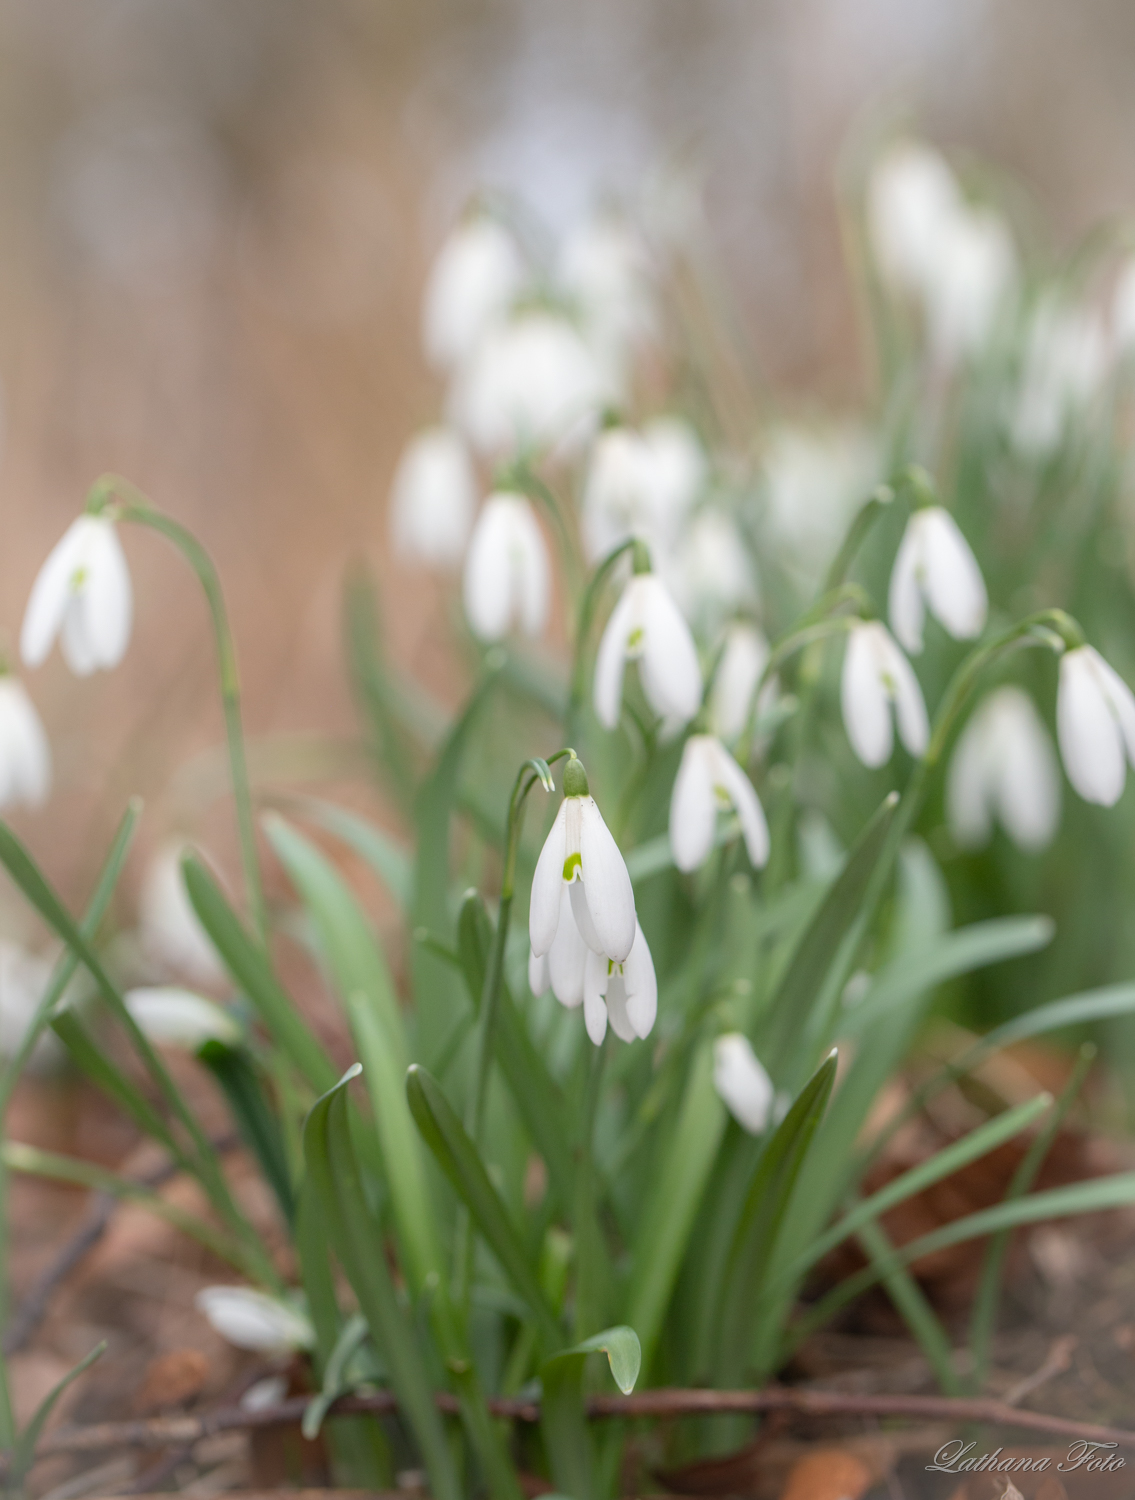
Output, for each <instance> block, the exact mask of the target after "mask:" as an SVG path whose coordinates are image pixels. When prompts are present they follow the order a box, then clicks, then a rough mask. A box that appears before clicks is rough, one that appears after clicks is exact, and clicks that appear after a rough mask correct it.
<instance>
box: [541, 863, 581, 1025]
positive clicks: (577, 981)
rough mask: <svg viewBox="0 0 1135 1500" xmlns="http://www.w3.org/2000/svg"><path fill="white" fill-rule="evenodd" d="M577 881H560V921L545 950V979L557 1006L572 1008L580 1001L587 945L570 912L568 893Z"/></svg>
mask: <svg viewBox="0 0 1135 1500" xmlns="http://www.w3.org/2000/svg"><path fill="white" fill-rule="evenodd" d="M578 885H579V881H575V882H573V884H572V885H567V884H566V883H565V882H563V881H561V882H560V921H559V926H558V927H557V928H556V936H555V939H554V940H553V942H552V946H551V947H550V948H549V949H548V955H547V964H548V979H549V982H550V984H551V986H552V994H553V995H555V997H556V999H557V1000H558V1001H559V1002H560V1004H561V1005H566V1006H569V1007H574V1006H576V1005H580V1004H581V1003H582V1001H583V971H584V966H585V964H586V962H587V953H588V948H587V944H586V943H585V942H584V940H583V938H582V937H581V936H580V932H579V927H578V926H577V924H576V920H575V917H574V916H573V915H572V905H573V902H572V895H571V893H572V892H573V891H574V890H575V889H576V887H577V886H578Z"/></svg>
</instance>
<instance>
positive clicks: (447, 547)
mask: <svg viewBox="0 0 1135 1500" xmlns="http://www.w3.org/2000/svg"><path fill="white" fill-rule="evenodd" d="M476 500H477V495H476V476H475V475H474V473H473V465H472V462H471V460H470V458H469V452H468V449H467V448H466V446H465V444H464V443H463V442H462V440H461V438H460V436H459V435H458V434H457V433H456V432H454V431H453V430H452V429H451V428H448V427H430V428H427V429H426V430H425V431H424V432H420V433H418V435H417V436H416V437H415V438H413V439H412V440H411V441H410V443H409V445H408V446H407V448H406V451H405V453H404V454H403V455H402V458H401V459H400V460H399V463H398V468H397V470H396V472H395V475H394V482H393V485H392V487H391V492H390V528H391V533H392V536H393V540H394V548H395V551H396V552H397V553H398V555H399V556H401V557H405V558H410V559H421V561H423V562H427V563H431V564H433V565H434V566H437V567H455V566H456V565H457V564H458V563H459V562H460V561H461V559H462V557H463V556H464V553H465V543H466V542H467V541H468V538H469V531H470V527H471V526H472V524H473V511H474V508H475V506H476Z"/></svg>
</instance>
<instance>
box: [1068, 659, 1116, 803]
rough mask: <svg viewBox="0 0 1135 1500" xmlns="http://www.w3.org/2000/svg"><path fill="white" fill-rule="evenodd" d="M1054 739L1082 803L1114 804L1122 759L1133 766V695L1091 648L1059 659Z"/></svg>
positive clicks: (1069, 778)
mask: <svg viewBox="0 0 1135 1500" xmlns="http://www.w3.org/2000/svg"><path fill="white" fill-rule="evenodd" d="M1056 738H1057V740H1058V741H1059V743H1060V754H1061V756H1062V757H1063V760H1064V769H1065V770H1066V771H1067V772H1068V780H1069V781H1070V782H1071V783H1072V785H1073V786H1074V787H1075V788H1076V790H1077V791H1078V792H1079V794H1080V796H1081V797H1083V799H1084V801H1085V802H1098V803H1099V804H1100V805H1101V806H1102V807H1111V806H1113V805H1114V804H1115V803H1116V802H1118V801H1119V798H1120V795H1121V793H1122V791H1123V785H1124V782H1125V781H1126V779H1127V762H1128V761H1130V762H1131V764H1132V765H1135V696H1133V695H1132V692H1131V689H1130V688H1129V687H1128V686H1127V684H1126V683H1125V682H1124V680H1123V678H1122V677H1120V675H1119V673H1118V672H1116V671H1115V670H1114V669H1113V668H1112V667H1109V666H1108V664H1107V662H1106V661H1104V659H1103V657H1102V656H1101V655H1100V654H1099V652H1098V651H1096V650H1095V648H1094V647H1092V646H1079V647H1077V648H1076V649H1074V650H1072V651H1066V652H1065V653H1064V655H1063V657H1061V660H1060V685H1059V688H1058V690H1057V694H1056Z"/></svg>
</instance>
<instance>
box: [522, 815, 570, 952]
mask: <svg viewBox="0 0 1135 1500" xmlns="http://www.w3.org/2000/svg"><path fill="white" fill-rule="evenodd" d="M566 842H567V798H566V797H565V798H564V800H563V801H562V802H561V803H560V809H559V812H557V813H556V820H555V822H554V823H553V824H552V826H551V828H550V830H549V832H548V837H547V838H546V839H545V840H544V847H543V848H542V849H541V850H540V858H539V859H538V860H537V861H536V869H535V872H534V873H533V876H532V893H531V896H530V897H529V901H528V940H529V942H530V943H531V944H532V952H533V953H534V954H535V955H536V957H537V958H542V957H543V956H544V954H545V953H547V951H548V949H549V948H550V947H551V946H552V942H553V940H554V938H555V936H556V928H557V927H558V925H559V921H560V892H561V890H562V888H563V884H564V860H565V858H566V857H567V855H566Z"/></svg>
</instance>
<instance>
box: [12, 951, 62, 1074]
mask: <svg viewBox="0 0 1135 1500" xmlns="http://www.w3.org/2000/svg"><path fill="white" fill-rule="evenodd" d="M52 967H53V965H52V964H51V963H50V961H49V960H48V959H46V958H42V957H40V955H39V954H37V953H29V952H27V950H26V949H24V948H22V947H20V945H19V944H18V943H13V942H10V941H8V940H7V939H6V938H0V1054H3V1056H4V1057H9V1058H10V1057H15V1055H16V1053H17V1052H18V1051H19V1050H20V1048H21V1046H22V1045H23V1042H24V1038H25V1037H26V1036H27V1032H28V1027H29V1026H30V1025H31V1023H32V1020H33V1019H34V1017H35V1013H36V1010H37V1008H38V1006H39V1002H40V1001H41V1000H42V999H43V996H44V993H45V992H46V990H47V986H48V984H49V982H50V980H51V970H52ZM61 1056H62V1046H61V1043H60V1042H59V1040H58V1038H57V1037H56V1036H55V1033H54V1032H52V1031H45V1032H44V1033H43V1035H42V1036H41V1037H40V1038H39V1040H38V1041H37V1042H36V1045H35V1048H34V1049H33V1051H32V1056H31V1067H32V1071H33V1072H37V1073H44V1072H48V1071H50V1070H51V1069H52V1068H53V1067H54V1066H55V1065H56V1064H57V1063H58V1062H59V1061H60V1060H61Z"/></svg>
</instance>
